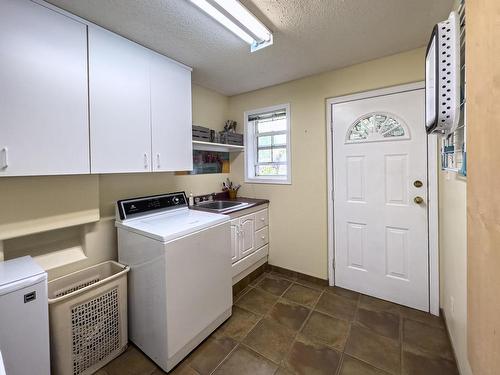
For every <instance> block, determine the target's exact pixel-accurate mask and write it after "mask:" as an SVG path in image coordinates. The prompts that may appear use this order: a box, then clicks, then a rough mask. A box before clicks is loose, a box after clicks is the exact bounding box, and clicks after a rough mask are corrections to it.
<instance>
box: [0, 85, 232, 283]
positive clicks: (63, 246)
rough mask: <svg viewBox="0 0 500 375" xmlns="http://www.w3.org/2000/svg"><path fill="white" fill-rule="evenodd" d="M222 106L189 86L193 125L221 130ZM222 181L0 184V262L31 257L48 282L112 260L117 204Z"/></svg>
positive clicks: (123, 178) (23, 180)
mask: <svg viewBox="0 0 500 375" xmlns="http://www.w3.org/2000/svg"><path fill="white" fill-rule="evenodd" d="M228 105H229V100H228V98H227V97H226V96H223V95H220V94H218V93H216V92H214V91H210V90H207V89H205V88H202V87H199V86H196V85H193V123H195V124H199V125H205V126H208V127H211V128H214V129H222V127H223V124H224V122H225V120H227V113H228ZM226 177H227V175H226V174H217V175H200V176H188V175H186V176H175V175H174V174H173V173H137V174H110V175H100V176H90V175H83V176H47V177H9V178H2V179H0V207H1V209H0V258H1V257H2V256H3V257H5V259H9V258H13V257H16V256H20V255H26V254H30V255H34V256H37V260H38V261H39V262H40V263H41V264H42V265H43V266H44V267H45V268H46V269H48V270H49V276H50V277H51V278H53V277H56V276H58V275H61V274H64V273H67V272H71V271H73V270H77V269H80V268H82V267H86V266H88V265H91V264H95V263H98V262H101V261H104V260H107V259H114V258H116V236H115V229H114V225H113V224H114V223H113V219H114V203H115V202H116V201H117V200H118V199H121V198H127V197H131V196H140V195H147V194H155V193H162V192H169V191H178V190H185V191H186V193H188V194H189V193H190V192H193V193H194V194H200V193H207V192H212V191H217V190H220V184H221V182H222V181H223V180H224V179H225V178H226ZM85 223H87V224H85ZM42 231H43V233H40V234H32V235H26V234H29V233H37V232H42ZM19 236H21V237H19ZM12 237H16V238H14V239H11V238H12ZM7 238H9V239H7ZM4 239H5V240H4ZM2 240H4V241H2ZM2 249H3V251H2Z"/></svg>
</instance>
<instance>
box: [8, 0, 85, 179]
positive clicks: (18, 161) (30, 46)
mask: <svg viewBox="0 0 500 375" xmlns="http://www.w3.org/2000/svg"><path fill="white" fill-rule="evenodd" d="M0 67H1V68H0V87H1V92H0V176H28V175H55V174H85V173H89V172H90V163H89V139H88V132H89V126H88V91H87V27H86V26H85V25H84V24H82V23H80V22H78V21H75V20H72V19H71V18H69V17H66V16H63V15H62V14H59V13H57V12H54V11H52V10H49V9H47V8H45V7H43V6H40V5H38V4H35V3H33V2H31V1H27V0H23V1H21V0H16V1H14V0H2V1H0Z"/></svg>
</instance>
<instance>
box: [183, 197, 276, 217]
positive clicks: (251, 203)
mask: <svg viewBox="0 0 500 375" xmlns="http://www.w3.org/2000/svg"><path fill="white" fill-rule="evenodd" d="M197 198H198V197H197ZM215 200H216V201H229V200H230V201H233V202H245V203H248V204H247V205H245V206H242V207H235V208H231V209H228V210H227V211H224V212H220V213H221V214H223V215H227V214H232V213H234V212H238V211H243V210H246V209H249V208H252V207H255V206H260V205H263V204H268V203H269V199H257V198H246V197H237V198H236V199H229V195H228V194H227V193H224V192H223V193H217V194H216V195H215ZM189 208H190V209H192V210H197V211H206V212H214V211H213V210H210V209H206V208H203V207H198V206H196V205H194V206H191V207H189Z"/></svg>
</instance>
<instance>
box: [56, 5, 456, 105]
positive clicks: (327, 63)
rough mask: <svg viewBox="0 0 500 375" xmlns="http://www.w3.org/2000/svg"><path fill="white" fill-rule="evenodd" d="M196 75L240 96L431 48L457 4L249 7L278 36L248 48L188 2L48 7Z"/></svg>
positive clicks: (200, 80)
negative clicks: (254, 49) (432, 35)
mask: <svg viewBox="0 0 500 375" xmlns="http://www.w3.org/2000/svg"><path fill="white" fill-rule="evenodd" d="M49 2H50V3H52V4H54V5H56V6H59V7H61V8H63V9H65V10H67V11H69V12H71V13H74V14H76V15H78V16H80V17H82V18H85V19H87V20H90V21H92V22H94V23H96V24H98V25H101V26H103V27H105V28H107V29H109V30H112V31H114V32H116V33H118V34H120V35H123V36H125V37H127V38H129V39H131V40H134V41H136V42H138V43H140V44H142V45H144V46H146V47H149V48H151V49H153V50H156V51H158V52H160V53H163V54H165V55H167V56H169V57H171V58H173V59H175V60H178V61H180V62H182V63H184V64H186V65H189V66H191V67H193V69H194V70H193V82H195V83H197V84H199V85H201V86H204V87H207V88H210V89H213V90H216V91H218V92H220V93H222V94H225V95H234V94H238V93H242V92H247V91H252V90H255V89H258V88H262V87H266V86H271V85H275V84H278V83H281V82H286V81H290V80H293V79H297V78H301V77H305V76H308V75H312V74H316V73H320V72H324V71H328V70H332V69H336V68H340V67H344V66H348V65H352V64H356V63H359V62H363V61H367V60H372V59H375V58H378V57H382V56H387V55H391V54H394V53H398V52H401V51H407V50H410V49H413V48H416V47H420V46H423V45H425V44H426V43H427V40H428V38H429V36H430V32H431V30H432V27H433V25H434V24H435V23H437V22H438V21H441V20H443V19H445V18H447V16H448V13H449V11H450V10H451V8H452V5H453V0H310V1H308V0H243V1H242V3H244V4H245V5H246V6H247V7H248V8H249V9H250V10H251V11H252V12H253V13H254V14H255V15H257V16H258V17H259V18H260V20H261V21H262V22H263V23H264V24H265V25H266V26H267V27H268V28H269V29H271V30H272V31H273V33H274V45H273V46H271V47H268V48H264V49H262V50H260V51H257V52H254V53H250V51H249V46H248V45H247V44H246V43H245V42H243V41H241V40H240V39H239V38H237V37H236V36H234V35H233V34H232V33H231V32H230V31H228V30H226V29H225V28H224V27H223V26H221V25H219V24H218V23H217V22H216V21H214V20H212V19H211V18H210V17H209V16H207V15H206V14H205V13H203V12H202V11H201V10H199V9H198V8H197V7H195V6H194V5H192V4H191V3H190V2H189V1H188V0H49Z"/></svg>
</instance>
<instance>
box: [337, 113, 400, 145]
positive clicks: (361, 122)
mask: <svg viewBox="0 0 500 375" xmlns="http://www.w3.org/2000/svg"><path fill="white" fill-rule="evenodd" d="M394 137H397V138H398V139H409V138H410V135H409V133H408V129H407V128H406V125H404V123H403V122H402V121H401V120H398V119H396V117H395V116H393V115H389V114H386V113H371V114H368V115H365V116H363V117H361V118H359V119H358V120H356V121H355V122H354V124H352V125H351V126H350V127H349V129H348V130H347V135H346V143H359V142H376V141H384V140H386V141H387V140H391V138H394Z"/></svg>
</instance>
